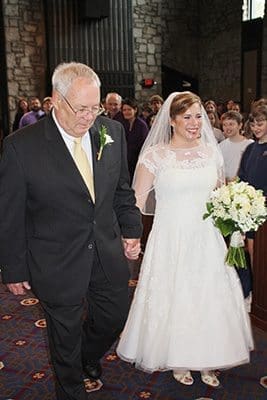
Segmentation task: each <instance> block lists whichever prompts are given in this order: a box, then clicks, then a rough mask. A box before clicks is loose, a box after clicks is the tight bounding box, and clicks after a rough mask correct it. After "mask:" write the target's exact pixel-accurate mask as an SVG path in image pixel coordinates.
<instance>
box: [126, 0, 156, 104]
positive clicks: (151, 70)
mask: <svg viewBox="0 0 267 400" xmlns="http://www.w3.org/2000/svg"><path fill="white" fill-rule="evenodd" d="M161 2H162V0H149V1H148V0H133V25H134V28H133V38H134V72H135V97H136V99H137V100H140V101H141V102H144V101H147V100H148V98H149V97H150V96H151V95H152V94H155V93H159V94H160V93H161V64H162V53H161V51H162V19H161V9H162V7H161ZM147 78H152V79H154V81H155V82H157V84H156V85H154V86H153V87H152V88H151V89H143V88H142V86H141V85H140V82H141V80H142V79H147Z"/></svg>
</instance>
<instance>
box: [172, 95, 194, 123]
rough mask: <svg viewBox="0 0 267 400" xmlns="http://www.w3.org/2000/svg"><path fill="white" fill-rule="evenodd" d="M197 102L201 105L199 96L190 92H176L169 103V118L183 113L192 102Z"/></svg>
mask: <svg viewBox="0 0 267 400" xmlns="http://www.w3.org/2000/svg"><path fill="white" fill-rule="evenodd" d="M195 103H198V104H199V105H200V106H201V100H200V97H198V96H197V95H196V94H194V93H191V92H184V93H180V94H177V95H176V96H175V97H174V98H173V100H172V102H171V105H170V118H171V119H173V118H175V117H176V115H180V114H183V113H185V112H186V111H187V110H188V108H190V107H191V106H192V105H193V104H195Z"/></svg>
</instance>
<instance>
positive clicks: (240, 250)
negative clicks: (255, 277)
mask: <svg viewBox="0 0 267 400" xmlns="http://www.w3.org/2000/svg"><path fill="white" fill-rule="evenodd" d="M206 207H207V212H206V213H205V214H204V215H203V219H206V218H208V217H211V218H212V220H213V223H214V225H215V226H216V227H217V228H218V229H219V230H220V232H221V233H222V235H223V236H224V237H227V236H230V246H229V249H228V252H227V255H226V259H225V262H226V264H228V265H230V266H236V267H239V268H246V258H245V251H244V235H245V233H246V232H248V231H257V230H258V228H259V226H260V225H262V224H263V223H264V222H265V221H266V219H267V208H266V206H265V197H264V195H263V192H262V190H256V189H255V188H254V187H253V186H251V185H249V184H248V183H247V182H240V181H239V180H235V181H233V182H230V183H229V184H228V185H223V186H222V187H220V188H218V189H215V190H214V191H213V192H212V193H211V196H210V199H209V201H208V202H207V204H206Z"/></svg>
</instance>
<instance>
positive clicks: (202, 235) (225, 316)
mask: <svg viewBox="0 0 267 400" xmlns="http://www.w3.org/2000/svg"><path fill="white" fill-rule="evenodd" d="M141 164H142V168H143V170H144V171H145V173H146V172H147V174H148V176H150V177H153V181H154V182H153V184H154V189H155V195H156V210H155V217H154V222H153V227H152V230H151V233H150V236H149V239H148V242H147V245H146V250H145V255H144V259H143V262H142V266H141V271H140V275H139V282H138V285H137V288H136V291H135V295H134V299H133V302H132V305H131V309H130V313H129V317H128V320H127V323H126V325H125V329H124V331H123V333H122V336H121V339H120V342H119V345H118V348H117V353H118V355H119V356H120V357H121V358H122V359H124V360H126V361H129V362H133V363H135V366H136V367H137V368H141V369H143V370H145V371H148V372H153V371H155V370H168V369H175V370H179V369H183V370H184V369H190V370H202V369H216V368H227V367H232V366H235V365H239V364H242V363H246V362H248V361H249V352H250V350H251V349H252V348H253V339H252V334H251V327H250V321H249V317H248V314H247V312H246V309H245V304H244V299H243V293H242V289H241V285H240V282H239V279H238V276H237V274H236V271H235V269H234V268H233V267H229V266H227V265H225V264H224V259H225V255H226V250H227V249H226V245H225V242H224V239H223V237H222V236H221V234H220V232H219V231H218V230H217V228H215V227H214V225H213V223H212V220H211V219H210V218H208V219H206V220H203V214H204V213H205V211H206V202H207V200H208V198H209V195H210V193H211V191H212V190H213V189H214V188H215V187H216V183H217V170H216V165H215V162H214V158H213V151H212V149H211V148H209V147H207V146H204V145H200V146H198V147H195V148H192V149H172V148H171V147H170V146H169V145H161V146H160V145H158V146H156V147H154V148H152V149H149V150H148V151H147V152H146V153H145V154H144V156H143V158H142V160H141ZM137 197H138V193H137Z"/></svg>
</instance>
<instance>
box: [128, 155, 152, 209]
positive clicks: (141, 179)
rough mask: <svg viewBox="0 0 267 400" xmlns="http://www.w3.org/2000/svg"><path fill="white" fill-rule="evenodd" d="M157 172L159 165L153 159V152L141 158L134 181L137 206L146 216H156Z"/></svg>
mask: <svg viewBox="0 0 267 400" xmlns="http://www.w3.org/2000/svg"><path fill="white" fill-rule="evenodd" d="M156 171H157V165H156V162H155V160H154V158H153V152H151V151H148V152H146V153H145V154H143V155H142V157H140V158H139V160H138V163H137V166H136V170H135V174H134V179H133V189H134V190H135V196H136V205H137V206H138V207H139V209H140V211H141V212H142V214H145V215H153V214H154V210H155V195H154V180H155V176H156Z"/></svg>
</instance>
